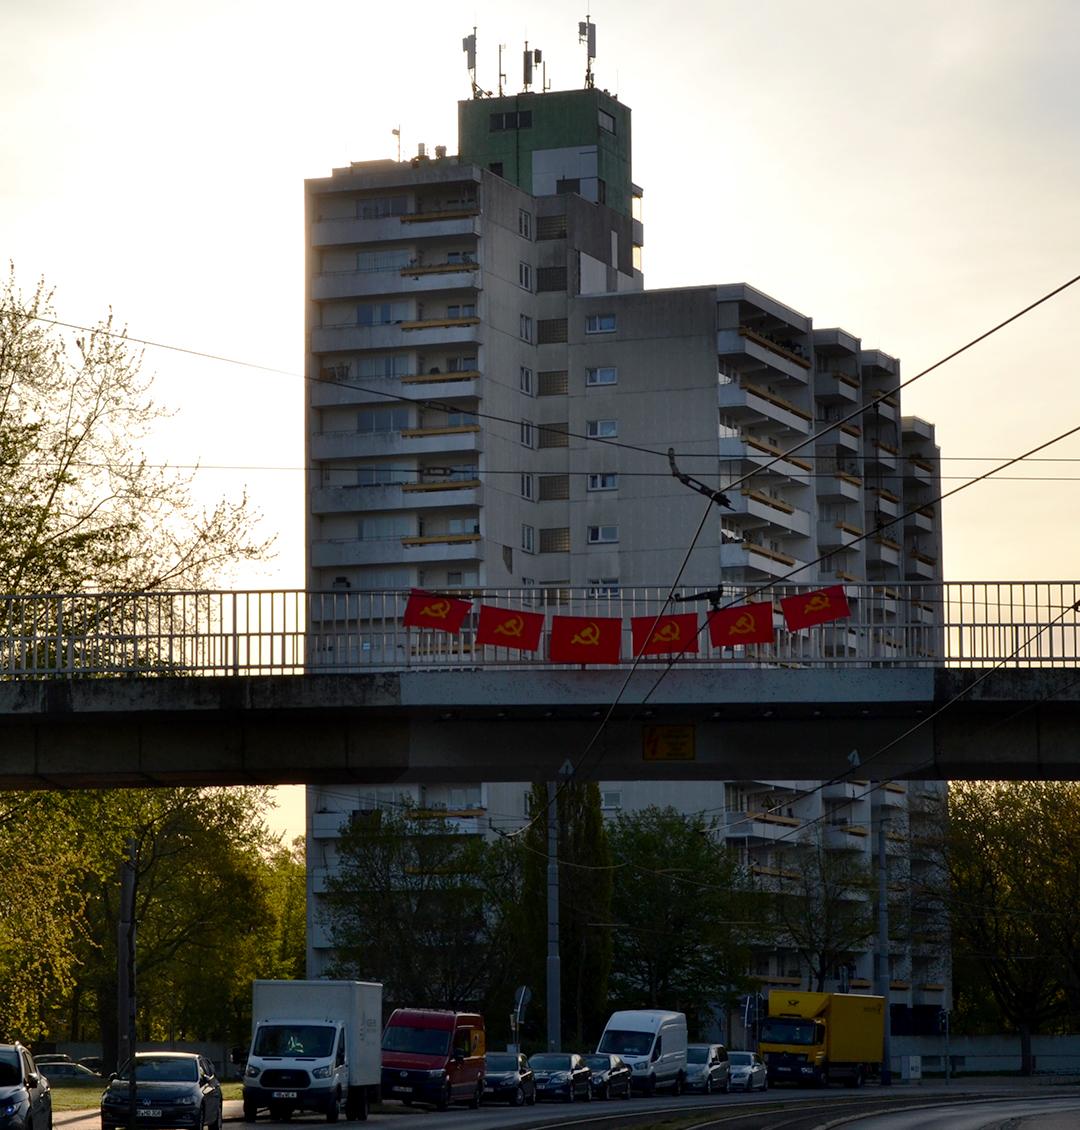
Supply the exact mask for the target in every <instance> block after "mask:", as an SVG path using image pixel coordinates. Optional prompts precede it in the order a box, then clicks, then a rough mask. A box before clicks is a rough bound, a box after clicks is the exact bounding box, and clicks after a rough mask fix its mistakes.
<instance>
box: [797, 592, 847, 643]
mask: <svg viewBox="0 0 1080 1130" xmlns="http://www.w3.org/2000/svg"><path fill="white" fill-rule="evenodd" d="M780 607H781V608H782V609H783V610H784V622H785V623H786V624H787V626H788V628H789V629H790V630H791V631H793V632H794V631H797V630H798V629H799V628H812V627H813V626H814V625H815V624H827V623H828V622H829V621H830V620H843V619H844V617H845V616H850V615H851V609H850V608H848V602H847V595H846V594H845V592H844V586H843V585H830V586H829V588H827V589H818V590H817V592H804V593H801V594H800V595H799V596H785V597H784V599H783V600H781V601H780Z"/></svg>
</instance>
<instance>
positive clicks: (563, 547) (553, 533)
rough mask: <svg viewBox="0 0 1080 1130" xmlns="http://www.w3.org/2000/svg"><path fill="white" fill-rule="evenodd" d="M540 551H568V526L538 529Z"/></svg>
mask: <svg viewBox="0 0 1080 1130" xmlns="http://www.w3.org/2000/svg"><path fill="white" fill-rule="evenodd" d="M540 552H541V553H569V552H570V527H569V526H553V527H549V528H548V529H544V530H541V531H540Z"/></svg>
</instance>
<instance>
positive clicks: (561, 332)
mask: <svg viewBox="0 0 1080 1130" xmlns="http://www.w3.org/2000/svg"><path fill="white" fill-rule="evenodd" d="M536 329H537V334H536V341H537V344H539V345H551V344H559V343H560V342H564V341H566V340H567V336H568V332H569V323H568V322H567V320H566V319H565V318H541V320H540V324H539V325H538V326H537V327H536Z"/></svg>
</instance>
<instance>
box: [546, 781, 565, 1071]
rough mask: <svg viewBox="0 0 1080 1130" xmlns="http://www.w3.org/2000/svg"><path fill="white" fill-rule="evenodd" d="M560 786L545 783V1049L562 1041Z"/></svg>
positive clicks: (557, 1048) (556, 1045) (555, 1046)
mask: <svg viewBox="0 0 1080 1130" xmlns="http://www.w3.org/2000/svg"><path fill="white" fill-rule="evenodd" d="M558 796H559V788H558V785H557V784H556V783H555V782H554V781H548V786H547V800H548V803H547V833H548V852H547V854H548V866H547V896H548V897H547V938H548V942H547V1037H548V1051H549V1052H557V1051H558V1050H559V1045H560V1044H561V1043H562V970H561V966H560V960H559V800H558Z"/></svg>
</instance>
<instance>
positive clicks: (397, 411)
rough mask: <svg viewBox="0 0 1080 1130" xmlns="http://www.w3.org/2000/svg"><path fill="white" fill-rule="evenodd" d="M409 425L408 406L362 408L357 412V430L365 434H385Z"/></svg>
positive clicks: (398, 430)
mask: <svg viewBox="0 0 1080 1130" xmlns="http://www.w3.org/2000/svg"><path fill="white" fill-rule="evenodd" d="M408 426H409V410H408V408H361V409H360V411H359V412H357V413H356V430H357V431H358V432H360V433H361V434H363V435H385V434H386V433H387V432H400V431H401V430H402V428H407V427H408Z"/></svg>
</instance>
